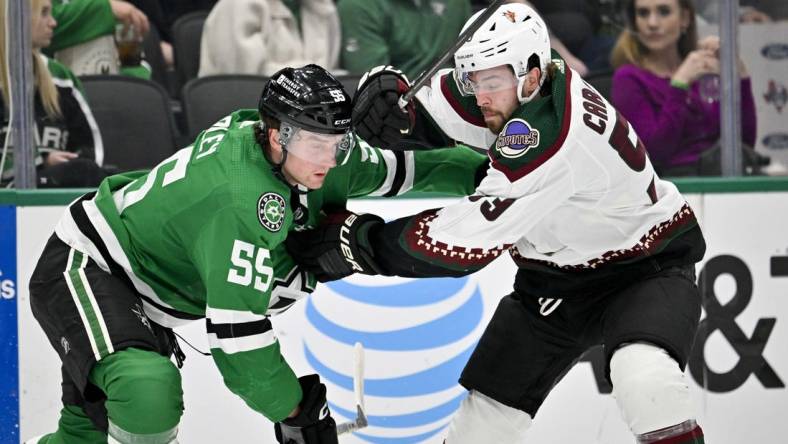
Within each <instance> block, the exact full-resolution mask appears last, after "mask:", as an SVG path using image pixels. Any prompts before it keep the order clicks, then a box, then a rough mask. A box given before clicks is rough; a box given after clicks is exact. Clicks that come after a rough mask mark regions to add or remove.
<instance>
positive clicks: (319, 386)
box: [274, 375, 338, 444]
mask: <svg viewBox="0 0 788 444" xmlns="http://www.w3.org/2000/svg"><path fill="white" fill-rule="evenodd" d="M298 383H299V384H301V391H302V392H303V398H301V403H300V404H299V406H300V407H301V410H300V411H299V412H298V415H296V416H294V417H292V418H286V419H284V420H283V421H281V422H277V423H276V424H274V433H275V434H276V440H277V441H278V442H280V443H281V444H337V442H338V441H337V424H336V422H334V418H332V417H331V412H330V411H329V410H328V402H327V401H326V386H325V384H323V383H321V382H320V377H319V376H317V375H306V376H302V377H300V378H298Z"/></svg>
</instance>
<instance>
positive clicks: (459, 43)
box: [398, 0, 505, 109]
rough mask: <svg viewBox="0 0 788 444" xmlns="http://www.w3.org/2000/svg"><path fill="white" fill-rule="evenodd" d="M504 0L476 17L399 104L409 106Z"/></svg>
mask: <svg viewBox="0 0 788 444" xmlns="http://www.w3.org/2000/svg"><path fill="white" fill-rule="evenodd" d="M504 1H505V0H495V1H494V2H492V3H491V4H490V6H488V7H487V9H486V10H485V11H484V12H483V13H482V14H481V15H480V16H479V17H476V20H474V21H473V23H471V24H470V25H469V26H468V29H466V30H465V31H463V32H462V33H461V34H460V36H459V37H457V40H456V41H455V42H454V43H453V44H452V45H451V47H450V48H449V49H447V50H446V51H445V52H444V53H443V54H442V55H441V56H440V57H439V58H438V59H437V60H436V61H434V62H433V63H432V65H430V67H429V69H428V70H426V71H424V72H423V73H421V74H420V75H419V76H418V77H417V78H416V80H414V81H413V83H412V84H411V86H410V89H409V90H408V92H406V93H405V94H404V95H403V96H402V97H400V98H399V102H398V104H399V107H400V108H401V109H405V107H406V106H408V102H410V101H411V100H413V97H414V96H415V95H416V93H417V92H419V90H420V89H421V87H422V86H424V84H425V83H427V82H428V81H429V80H430V79H431V78H432V76H433V74H435V73H436V72H438V70H439V69H440V68H441V66H443V64H444V63H446V61H447V60H449V58H450V57H453V56H454V53H455V52H456V51H457V50H458V49H460V46H462V44H463V43H465V41H466V40H468V39H470V38H471V36H472V35H473V33H474V32H476V30H477V29H479V27H480V26H482V24H484V22H485V21H486V20H487V19H488V18H490V16H491V15H493V13H494V12H495V10H496V9H498V7H499V6H501V5H502V4H503V2H504Z"/></svg>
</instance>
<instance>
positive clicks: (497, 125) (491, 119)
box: [482, 109, 506, 134]
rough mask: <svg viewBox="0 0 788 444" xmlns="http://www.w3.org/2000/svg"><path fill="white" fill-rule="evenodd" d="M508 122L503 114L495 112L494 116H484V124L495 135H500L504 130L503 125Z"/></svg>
mask: <svg viewBox="0 0 788 444" xmlns="http://www.w3.org/2000/svg"><path fill="white" fill-rule="evenodd" d="M484 111H488V110H486V109H482V112H484ZM505 122H506V119H505V118H504V116H503V114H501V113H500V112H498V111H493V114H488V115H486V116H484V123H485V125H487V128H488V129H489V130H490V131H492V132H493V133H495V134H498V133H500V132H501V130H502V129H503V124H504V123H505Z"/></svg>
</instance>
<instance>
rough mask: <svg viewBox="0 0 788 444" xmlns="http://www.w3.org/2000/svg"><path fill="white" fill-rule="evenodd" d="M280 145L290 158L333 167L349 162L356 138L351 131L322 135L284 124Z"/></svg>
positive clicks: (282, 125)
mask: <svg viewBox="0 0 788 444" xmlns="http://www.w3.org/2000/svg"><path fill="white" fill-rule="evenodd" d="M279 143H280V144H281V145H282V146H283V147H284V148H285V149H286V150H287V153H288V155H290V156H296V157H298V158H300V159H302V160H306V161H307V162H311V163H313V164H315V165H320V166H328V167H333V166H336V165H342V164H343V163H345V162H346V161H347V159H348V157H350V153H351V152H352V150H353V145H354V143H355V138H354V137H353V133H352V132H350V131H348V132H346V133H344V134H322V133H315V132H312V131H308V130H305V129H303V128H299V127H297V126H291V125H288V124H286V123H284V122H283V123H282V124H281V125H280V129H279Z"/></svg>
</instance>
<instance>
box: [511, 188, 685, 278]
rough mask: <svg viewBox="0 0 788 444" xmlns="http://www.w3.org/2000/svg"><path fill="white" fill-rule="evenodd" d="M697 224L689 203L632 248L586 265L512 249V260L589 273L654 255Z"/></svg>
mask: <svg viewBox="0 0 788 444" xmlns="http://www.w3.org/2000/svg"><path fill="white" fill-rule="evenodd" d="M696 223H697V219H695V213H694V212H693V211H692V208H690V206H689V205H688V204H687V203H684V205H682V207H681V209H680V210H679V211H677V212H676V214H674V215H673V217H671V218H670V219H669V220H666V221H665V222H662V223H660V224H658V225H654V226H653V227H651V229H650V230H648V233H646V234H644V235H643V237H641V238H640V240H639V241H638V243H637V244H635V245H634V246H632V247H631V248H627V249H624V250H616V251H608V252H606V253H603V254H602V255H601V256H600V257H598V258H594V259H591V260H589V261H588V262H586V263H584V264H578V265H558V264H556V263H555V262H550V261H543V260H541V259H532V258H527V257H523V256H520V253H519V252H518V251H517V249H516V248H512V249H511V250H510V251H511V255H512V259H514V261H515V263H517V265H522V266H524V267H527V266H528V265H529V264H540V265H547V266H549V267H552V268H558V269H561V270H563V271H570V272H571V271H587V270H590V269H591V270H592V269H597V268H600V267H602V266H603V265H608V264H610V263H616V262H621V261H624V260H629V259H632V258H637V257H641V256H650V255H653V254H654V253H655V252H657V251H659V250H661V249H662V247H663V245H664V244H665V243H666V241H670V240H671V239H673V237H674V235H676V234H677V233H678V232H679V231H680V229H681V228H684V227H686V226H687V225H690V224H696Z"/></svg>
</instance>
